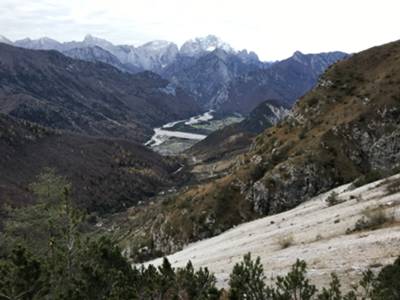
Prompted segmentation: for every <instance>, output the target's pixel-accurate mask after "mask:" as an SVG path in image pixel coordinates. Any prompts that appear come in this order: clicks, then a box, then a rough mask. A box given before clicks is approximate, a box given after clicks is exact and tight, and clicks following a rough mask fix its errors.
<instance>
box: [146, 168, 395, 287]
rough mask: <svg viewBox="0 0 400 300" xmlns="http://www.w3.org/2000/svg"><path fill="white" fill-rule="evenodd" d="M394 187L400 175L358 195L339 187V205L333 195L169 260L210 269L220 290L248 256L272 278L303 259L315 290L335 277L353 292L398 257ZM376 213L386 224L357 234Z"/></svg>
mask: <svg viewBox="0 0 400 300" xmlns="http://www.w3.org/2000/svg"><path fill="white" fill-rule="evenodd" d="M393 182H396V183H397V184H400V174H399V175H396V176H393V177H390V178H388V179H386V180H381V181H377V182H374V183H370V184H367V185H364V186H362V187H359V188H356V189H352V188H351V185H344V186H341V187H338V188H336V189H334V191H335V192H336V193H338V199H340V200H342V201H343V202H341V203H339V204H337V205H333V206H329V205H328V204H327V202H326V201H325V200H326V198H327V197H328V196H329V195H330V194H331V192H332V191H330V192H328V193H325V194H322V195H319V196H317V197H315V198H313V199H311V200H310V201H308V202H306V203H304V204H302V205H300V206H298V207H296V208H295V209H292V210H290V211H287V212H284V213H281V214H277V215H274V216H269V217H265V218H262V219H259V220H256V221H253V222H249V223H246V224H242V225H240V226H237V227H236V228H233V229H231V230H229V231H227V232H225V233H222V234H221V235H219V236H216V237H214V238H210V239H207V240H203V241H200V242H197V243H193V244H190V245H189V246H187V247H186V248H185V249H184V250H182V251H180V252H177V253H175V254H173V255H170V256H168V259H169V261H170V262H171V263H172V264H173V266H175V267H177V266H184V265H185V264H186V263H187V261H188V260H191V261H192V263H193V265H194V266H195V268H199V267H208V268H209V269H210V270H211V271H212V272H214V273H215V275H216V277H217V280H218V285H219V286H220V287H227V284H228V280H229V273H230V272H231V270H232V268H233V266H234V264H235V263H237V262H238V261H240V260H241V259H242V257H243V255H244V254H246V253H247V252H251V253H252V256H253V257H254V258H255V257H256V256H260V257H261V262H262V263H263V265H264V269H265V273H266V275H267V277H268V278H271V277H273V276H276V275H280V274H285V273H287V272H288V271H289V268H290V266H291V265H292V264H293V263H294V262H295V261H296V259H297V258H299V259H303V260H305V261H306V262H307V264H308V270H309V273H308V275H309V278H310V279H311V281H312V282H313V283H314V284H316V285H317V287H319V286H321V285H326V284H327V283H328V282H329V280H330V273H331V272H336V273H337V274H338V275H339V277H341V278H346V280H343V282H342V284H343V287H344V288H349V287H350V286H351V284H353V283H356V282H357V281H358V280H359V278H360V275H361V273H362V272H363V271H364V270H366V269H367V268H371V269H372V270H375V271H378V270H379V268H380V267H381V266H382V265H385V264H388V263H392V262H393V261H394V259H395V258H396V257H398V256H399V255H400V222H399V220H400V190H399V189H398V188H396V189H395V191H394V192H393V190H392V191H391V192H389V189H388V186H389V185H393ZM371 212H372V213H371ZM374 213H375V217H376V216H378V215H377V213H378V214H379V213H383V214H384V215H385V222H384V224H380V226H378V228H368V226H367V228H364V229H363V230H354V228H355V224H356V223H357V221H359V220H360V219H364V220H365V221H366V222H368V221H371V222H372V221H373V220H369V219H368V218H373V214H374ZM359 223H360V222H359ZM373 229H375V230H373ZM161 261H162V260H161V259H156V260H153V261H150V262H148V263H147V264H154V265H158V264H160V263H161Z"/></svg>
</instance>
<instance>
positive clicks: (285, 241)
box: [277, 234, 294, 249]
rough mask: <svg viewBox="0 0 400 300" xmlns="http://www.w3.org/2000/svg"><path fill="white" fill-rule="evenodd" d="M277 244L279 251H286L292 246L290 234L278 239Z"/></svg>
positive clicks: (292, 241) (292, 239)
mask: <svg viewBox="0 0 400 300" xmlns="http://www.w3.org/2000/svg"><path fill="white" fill-rule="evenodd" d="M277 242H278V245H279V247H280V248H281V249H286V248H289V247H290V246H292V245H293V244H294V238H293V235H292V234H289V235H286V236H281V237H279V238H278V241H277Z"/></svg>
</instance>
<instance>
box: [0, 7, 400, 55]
mask: <svg viewBox="0 0 400 300" xmlns="http://www.w3.org/2000/svg"><path fill="white" fill-rule="evenodd" d="M0 12H1V18H0V34H1V35H4V36H6V37H7V38H9V39H11V40H16V39H21V38H25V37H30V38H39V37H42V36H47V37H50V38H54V39H56V40H59V41H71V40H82V39H83V37H84V36H85V35H86V34H92V35H94V36H97V37H101V38H105V39H107V40H109V41H111V42H113V43H115V44H130V45H136V46H137V45H141V44H143V43H145V42H148V41H151V40H158V39H161V40H168V41H172V42H175V43H177V44H178V45H181V44H182V43H183V42H184V41H186V40H188V39H191V38H194V37H200V36H206V35H208V34H214V35H216V36H218V37H220V38H221V39H222V40H224V41H225V42H227V43H229V44H230V45H232V46H233V47H234V48H235V49H238V50H240V49H244V48H245V49H248V50H252V51H255V52H256V53H257V54H258V55H259V57H260V58H261V59H262V60H266V61H273V60H278V59H282V58H286V57H288V56H290V55H291V54H292V53H293V52H295V51H296V50H299V51H301V52H303V53H317V52H327V51H333V50H341V51H345V52H348V53H353V52H358V51H361V50H364V49H367V48H369V47H372V46H376V45H380V44H384V43H387V42H390V41H393V40H397V39H400V16H399V12H400V0H379V1H372V0H335V1H330V0H274V1H271V0H246V1H239V0H34V1H32V0H0Z"/></svg>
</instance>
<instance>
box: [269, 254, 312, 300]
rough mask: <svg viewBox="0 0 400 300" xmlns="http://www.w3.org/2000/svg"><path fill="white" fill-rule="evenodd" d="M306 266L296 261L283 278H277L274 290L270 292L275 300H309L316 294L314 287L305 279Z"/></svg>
mask: <svg viewBox="0 0 400 300" xmlns="http://www.w3.org/2000/svg"><path fill="white" fill-rule="evenodd" d="M306 269H307V264H306V263H305V261H301V260H297V261H296V263H295V264H294V265H293V266H292V269H291V271H290V272H289V273H288V274H287V275H286V276H285V277H281V276H278V277H277V279H276V288H275V289H274V291H273V292H272V295H273V299H274V300H275V299H276V300H310V299H312V297H313V296H314V294H315V293H316V291H317V290H316V288H315V286H314V285H312V284H310V283H309V280H308V279H307V278H306V274H307V271H306Z"/></svg>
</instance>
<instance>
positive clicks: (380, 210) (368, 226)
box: [354, 206, 393, 231]
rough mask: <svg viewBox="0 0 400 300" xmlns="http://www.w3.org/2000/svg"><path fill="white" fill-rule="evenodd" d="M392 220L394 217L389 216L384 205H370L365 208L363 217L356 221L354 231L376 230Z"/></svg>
mask: <svg viewBox="0 0 400 300" xmlns="http://www.w3.org/2000/svg"><path fill="white" fill-rule="evenodd" d="M392 221H393V217H392V216H389V214H388V212H387V211H386V209H385V208H384V207H381V206H378V207H375V208H371V207H368V208H366V209H364V211H363V212H362V217H361V218H360V219H358V221H357V222H356V224H355V227H354V231H362V230H375V229H378V228H380V227H382V226H383V225H385V224H387V223H389V222H392Z"/></svg>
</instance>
